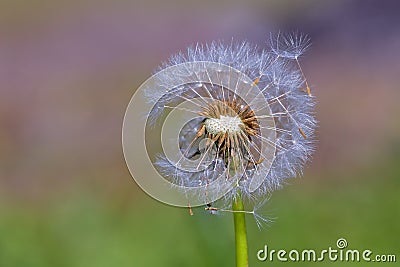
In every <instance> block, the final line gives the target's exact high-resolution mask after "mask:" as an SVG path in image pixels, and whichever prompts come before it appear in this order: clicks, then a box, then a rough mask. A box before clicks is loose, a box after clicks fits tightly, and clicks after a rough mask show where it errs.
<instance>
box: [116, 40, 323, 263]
mask: <svg viewBox="0 0 400 267" xmlns="http://www.w3.org/2000/svg"><path fill="white" fill-rule="evenodd" d="M308 47H309V39H308V37H307V36H305V35H301V34H293V35H288V36H282V35H280V34H278V35H277V36H272V35H271V38H270V49H269V50H266V49H259V48H257V47H256V46H253V45H251V44H249V43H248V42H241V43H234V42H231V43H229V44H224V43H222V42H212V43H211V44H208V45H200V44H197V45H195V46H193V47H190V48H189V49H188V50H187V52H186V53H178V54H177V55H174V56H172V57H171V59H170V60H169V62H167V63H165V64H163V66H162V67H161V68H160V69H159V70H158V71H157V72H156V73H155V74H154V75H153V76H152V77H151V78H150V79H149V80H147V81H146V82H145V83H144V84H143V85H142V86H141V87H140V88H139V90H138V92H140V93H138V92H137V93H136V94H135V96H134V97H133V98H132V99H131V102H130V104H129V106H128V109H127V112H126V116H125V119H124V129H123V146H124V154H125V159H126V162H127V164H128V167H129V169H130V171H131V173H132V175H133V176H134V178H135V180H136V181H137V182H138V184H139V185H140V186H141V187H142V188H143V189H144V190H145V191H146V192H147V193H149V194H150V195H151V196H153V197H154V198H156V199H158V200H160V201H163V202H165V203H168V204H172V205H176V206H187V207H189V209H190V213H191V214H192V209H191V207H194V206H200V205H205V206H206V208H205V209H206V210H207V211H209V212H211V213H213V214H214V213H216V212H219V211H221V212H224V211H225V212H232V213H234V216H235V226H236V223H238V224H239V223H241V222H242V223H243V224H244V214H246V213H248V214H252V215H254V218H255V219H256V222H257V225H260V224H262V223H265V222H268V220H267V219H265V218H263V217H262V216H261V215H259V214H258V213H257V210H258V209H259V208H260V206H261V205H262V204H263V203H264V202H265V199H268V196H269V194H270V193H271V192H272V191H274V190H276V189H278V188H280V187H281V186H282V185H283V184H284V183H285V181H286V179H288V178H291V177H295V176H297V175H299V174H301V173H302V169H303V167H304V164H305V163H306V162H307V161H308V160H309V159H310V156H311V154H312V152H313V148H314V146H313V144H314V142H313V136H314V129H315V127H316V120H315V117H314V111H313V110H314V104H315V100H314V97H313V96H312V94H311V90H310V87H309V85H308V82H307V80H306V78H305V75H304V73H303V70H302V68H301V66H300V63H299V58H300V56H301V55H302V54H303V53H304V52H305V51H306V50H307V48H308ZM138 105H147V107H146V110H148V112H147V120H146V121H145V123H143V120H142V119H143V118H142V117H140V118H139V117H138V115H137V114H138V113H139V112H137V110H136V108H135V107H136V106H138ZM140 124H141V125H142V126H143V128H144V131H140V129H141V128H142V127H140ZM159 126H160V127H159ZM143 128H142V129H143ZM157 129H161V130H157ZM150 133H152V134H154V133H158V134H159V135H160V141H161V144H162V146H161V147H159V149H154V148H153V149H151V150H152V151H153V152H152V153H150V152H149V151H150V150H148V149H147V148H148V146H150V145H152V146H154V143H155V142H153V139H151V141H150V137H149V135H150ZM140 136H141V137H143V139H144V140H145V143H144V144H143V143H141V142H137V141H136V140H137V137H140ZM151 138H154V137H151ZM154 151H156V152H154ZM141 153H147V155H148V158H149V159H150V163H149V162H147V161H142V162H140V160H139V159H138V157H137V155H140V154H141ZM153 167H154V175H149V174H148V173H144V172H143V171H142V170H151V169H152V168H153ZM155 177H158V179H156V178H155ZM160 177H161V178H160ZM242 199H243V200H244V201H245V203H246V206H247V207H248V208H249V211H246V210H244V208H243V204H242ZM215 202H217V203H219V204H220V207H216V206H212V205H211V204H210V203H215ZM230 206H232V208H231V209H230V208H226V207H230ZM237 214H239V215H237ZM241 215H243V218H242V219H238V222H237V221H236V219H237V218H239V217H236V216H241ZM238 261H241V260H240V259H238ZM243 262H245V261H243Z"/></svg>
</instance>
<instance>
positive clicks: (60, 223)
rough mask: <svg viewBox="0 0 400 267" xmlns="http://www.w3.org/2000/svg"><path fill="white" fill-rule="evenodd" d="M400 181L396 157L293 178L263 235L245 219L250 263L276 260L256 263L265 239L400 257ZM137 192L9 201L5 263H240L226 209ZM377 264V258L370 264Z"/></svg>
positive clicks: (1, 231)
mask: <svg viewBox="0 0 400 267" xmlns="http://www.w3.org/2000/svg"><path fill="white" fill-rule="evenodd" d="M399 177H400V168H399V166H398V161H397V160H393V161H391V162H386V163H384V164H380V165H379V166H377V165H372V166H371V167H370V168H368V169H361V170H359V171H354V173H348V174H345V175H341V176H338V177H322V176H321V177H320V176H313V177H310V176H308V177H307V176H306V177H304V178H302V179H296V180H293V181H292V183H291V185H289V186H287V187H285V189H283V190H281V191H278V192H275V193H274V194H273V196H272V198H271V201H270V202H269V203H267V205H266V206H265V207H264V208H263V211H262V212H263V213H265V214H268V216H270V217H277V219H275V222H274V223H271V224H270V225H269V226H268V227H267V228H266V229H264V230H262V231H260V230H259V229H258V228H257V227H256V225H255V222H254V219H253V218H252V217H248V220H247V223H248V229H249V249H250V266H271V264H272V263H270V262H268V261H267V262H258V261H257V259H256V253H257V251H258V250H259V249H262V248H263V247H264V245H265V244H267V245H268V246H269V247H270V248H272V249H285V250H290V249H298V250H302V249H316V250H320V249H325V248H327V247H329V246H332V247H335V243H336V240H337V239H338V238H341V237H343V238H346V239H347V241H348V243H349V248H351V249H359V250H363V249H370V250H372V251H373V252H374V253H382V254H383V253H391V254H393V253H395V254H397V258H399V257H400V255H399V253H398V252H399V250H400V242H399V239H398V237H399V236H400V228H399V227H398V225H399V222H400V212H399V211H400V199H399V197H398V195H399V194H398V193H399V186H400V180H399ZM132 190H133V191H134V192H135V193H136V194H137V195H135V196H134V197H132V198H131V199H130V198H128V199H127V200H126V199H125V200H123V201H121V198H119V197H118V196H113V195H110V194H109V195H107V196H105V195H102V194H96V193H93V192H92V191H90V190H84V189H82V191H80V192H75V193H72V192H70V193H69V195H68V196H66V195H61V196H60V197H58V198H54V199H52V200H51V201H49V202H47V204H45V205H43V204H42V205H38V206H36V205H35V204H28V203H22V202H21V200H19V202H17V200H15V199H14V200H13V199H11V198H10V197H9V198H7V199H5V198H4V197H3V198H2V201H1V203H2V204H0V212H1V217H0V266H2V267H3V266H4V267H17V266H18V267H26V266H41V267H45V266H60V267H62V266H76V267H79V266H96V267H102V266H120V267H123V266H233V265H234V244H233V238H234V237H233V224H232V218H231V216H230V214H223V215H221V216H211V215H208V214H206V213H205V212H204V211H203V209H200V208H199V209H195V210H194V212H195V215H194V216H189V215H188V211H187V210H186V209H179V208H173V207H169V206H166V205H163V204H161V203H158V202H156V201H154V200H153V199H151V198H149V197H147V196H146V195H145V194H144V193H142V192H141V191H139V190H137V191H136V189H135V188H134V186H132ZM90 192H92V193H90ZM398 260H399V259H398ZM283 264H285V263H279V262H274V263H273V266H282V265H283ZM286 264H287V263H286ZM292 264H293V265H296V266H310V265H311V266H312V265H315V266H333V265H335V266H351V265H354V264H355V265H357V263H346V262H337V263H330V262H328V261H325V262H322V263H302V262H299V263H292ZM364 264H365V263H358V265H364ZM374 265H378V263H377V264H374V263H368V266H374ZM380 265H383V266H385V265H388V266H395V265H396V264H395V263H390V264H389V263H385V264H384V263H380Z"/></svg>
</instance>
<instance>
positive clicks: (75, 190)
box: [0, 0, 400, 267]
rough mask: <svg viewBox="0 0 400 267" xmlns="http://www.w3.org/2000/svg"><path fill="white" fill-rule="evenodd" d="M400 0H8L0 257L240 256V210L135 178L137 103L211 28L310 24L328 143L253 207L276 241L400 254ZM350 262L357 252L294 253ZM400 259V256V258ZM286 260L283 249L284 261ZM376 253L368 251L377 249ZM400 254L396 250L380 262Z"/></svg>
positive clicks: (258, 33) (3, 17) (212, 259)
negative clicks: (176, 203)
mask: <svg viewBox="0 0 400 267" xmlns="http://www.w3.org/2000/svg"><path fill="white" fill-rule="evenodd" d="M399 10H400V4H399V2H398V1H372V0H365V1H363V0H359V1H343V0H338V1H317V0H309V1H290V0H285V1H255V0H250V1H210V0H203V1H183V0H181V1H179V0H175V1H159V2H156V1H152V0H148V1H140V2H139V1H125V0H116V1H108V2H106V1H48V0H43V1H22V0H14V1H0V266H1V267H14V266H15V267H17V266H18V267H19V266H21V267H25V266H32V267H34V266H41V267H46V266H59V267H63V266H77V267H79V266H96V267H101V266H120V267H122V266H233V265H234V243H233V240H234V237H233V220H232V218H231V215H230V214H223V215H221V216H211V215H209V214H206V213H205V211H204V210H203V209H201V208H200V209H195V210H194V213H195V215H194V216H189V213H188V211H187V209H180V208H174V207H169V206H166V205H164V204H161V203H159V202H157V201H155V200H153V199H151V198H150V197H149V196H147V195H146V194H145V193H144V192H142V191H141V190H140V188H139V187H138V186H137V185H136V184H135V183H134V181H133V179H132V178H131V176H130V174H129V172H128V170H127V168H126V166H125V162H124V158H123V154H122V147H121V126H122V120H123V116H124V112H125V108H126V106H127V104H128V102H129V100H130V98H131V96H132V95H133V93H134V92H135V90H136V89H137V88H138V87H139V85H140V84H141V83H142V82H143V81H144V80H145V79H147V78H148V77H149V76H150V75H151V73H152V71H153V70H154V69H155V68H156V67H157V66H158V65H159V64H160V62H162V61H165V60H166V59H167V58H168V57H169V55H170V54H173V53H176V52H178V51H179V50H182V49H184V48H185V47H187V46H188V45H191V44H193V43H196V42H209V41H211V40H214V39H222V40H224V39H225V40H228V41H229V40H231V38H232V37H234V38H235V39H245V40H248V41H251V42H254V43H256V44H258V45H260V46H264V45H266V43H267V40H268V36H269V32H271V31H272V32H277V31H278V30H281V31H282V32H285V31H293V30H298V31H300V32H304V33H308V34H309V35H310V37H311V38H312V41H313V46H312V49H311V50H310V51H309V52H308V53H307V54H306V56H305V57H304V58H303V59H302V66H303V68H304V71H305V73H306V75H307V77H308V79H309V82H310V83H311V86H312V90H313V93H314V95H316V96H317V98H318V107H317V111H318V119H319V121H320V127H319V129H318V140H319V143H318V149H317V152H316V153H315V156H314V160H313V162H312V163H311V164H309V165H308V167H307V168H306V170H305V175H304V177H303V178H300V179H293V180H292V181H291V183H290V185H289V186H287V187H285V188H284V189H282V190H280V191H278V192H275V193H274V194H273V196H272V198H271V200H270V201H269V202H268V203H267V205H266V206H265V207H264V208H263V210H262V212H263V213H264V214H265V215H266V216H268V218H275V219H274V221H275V222H274V223H271V224H269V225H268V227H267V228H266V229H264V230H261V231H260V230H259V229H258V228H257V227H256V224H255V222H254V219H253V218H251V217H248V220H247V224H248V232H249V236H248V237H249V249H250V266H267V265H271V264H272V263H269V262H258V261H257V259H256V253H257V251H258V250H259V249H262V248H263V247H264V245H265V244H266V245H268V246H269V247H270V248H273V249H286V250H290V249H294V248H295V249H298V250H302V249H316V250H319V249H325V248H327V247H329V246H332V247H335V243H336V240H337V239H338V238H341V237H343V238H346V239H347V241H348V243H349V248H352V249H360V250H363V249H370V250H372V251H373V252H374V253H375V254H396V255H397V262H399V261H400V240H399V236H400V228H399V225H400V197H399V196H400V195H399V193H400V190H399V188H400V187H399V186H400V164H399V163H400V161H399V160H400V139H399V137H400V119H399V114H400V105H399V100H400V91H399V81H400V77H399V74H400V27H399V25H400V12H399ZM295 264H296V266H311V265H313V266H314V265H315V266H333V265H335V266H350V265H353V264H352V263H346V262H339V263H330V262H328V261H325V262H322V263H295ZM397 264H398V263H397ZM273 265H274V266H281V265H283V263H279V262H274V263H273ZM363 265H364V264H363ZM368 265H371V266H374V265H379V266H385V265H388V266H396V264H394V263H392V264H389V263H386V264H385V263H380V264H374V263H369V264H368Z"/></svg>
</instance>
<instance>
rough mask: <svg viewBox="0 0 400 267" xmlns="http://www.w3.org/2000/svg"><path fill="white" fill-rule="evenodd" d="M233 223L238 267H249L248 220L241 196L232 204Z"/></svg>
mask: <svg viewBox="0 0 400 267" xmlns="http://www.w3.org/2000/svg"><path fill="white" fill-rule="evenodd" d="M232 210H233V221H234V224H235V246H236V267H248V266H249V263H248V252H247V235H246V220H245V213H244V212H242V211H244V208H243V201H242V197H241V195H240V194H237V196H236V199H235V200H234V201H233V204H232Z"/></svg>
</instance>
